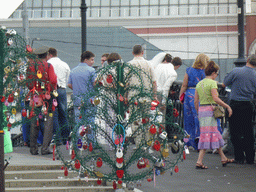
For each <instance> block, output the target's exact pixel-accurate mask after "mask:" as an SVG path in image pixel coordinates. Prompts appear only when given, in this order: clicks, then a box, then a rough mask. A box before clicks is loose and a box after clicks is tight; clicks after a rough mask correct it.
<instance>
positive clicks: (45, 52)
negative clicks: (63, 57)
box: [33, 47, 49, 59]
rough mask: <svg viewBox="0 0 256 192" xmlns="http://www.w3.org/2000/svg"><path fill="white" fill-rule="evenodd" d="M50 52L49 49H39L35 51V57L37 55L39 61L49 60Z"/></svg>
mask: <svg viewBox="0 0 256 192" xmlns="http://www.w3.org/2000/svg"><path fill="white" fill-rule="evenodd" d="M48 50H49V47H39V48H37V49H35V50H34V51H33V53H34V54H35V55H37V57H38V58H39V59H48V58H47V57H48Z"/></svg>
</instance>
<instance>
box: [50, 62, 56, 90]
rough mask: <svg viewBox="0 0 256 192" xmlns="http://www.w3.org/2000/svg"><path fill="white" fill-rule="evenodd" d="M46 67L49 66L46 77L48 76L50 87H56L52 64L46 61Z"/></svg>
mask: <svg viewBox="0 0 256 192" xmlns="http://www.w3.org/2000/svg"><path fill="white" fill-rule="evenodd" d="M48 65H49V66H48V67H49V70H48V77H49V82H50V84H51V87H52V88H53V89H56V88H57V75H56V73H55V71H54V68H53V66H52V64H50V63H48Z"/></svg>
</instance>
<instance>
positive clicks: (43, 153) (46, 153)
mask: <svg viewBox="0 0 256 192" xmlns="http://www.w3.org/2000/svg"><path fill="white" fill-rule="evenodd" d="M41 154H42V155H49V154H52V151H45V152H41Z"/></svg>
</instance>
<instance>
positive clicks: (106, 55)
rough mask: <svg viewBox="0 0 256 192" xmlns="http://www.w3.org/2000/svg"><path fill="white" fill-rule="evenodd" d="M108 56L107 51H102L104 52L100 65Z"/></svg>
mask: <svg viewBox="0 0 256 192" xmlns="http://www.w3.org/2000/svg"><path fill="white" fill-rule="evenodd" d="M108 56H109V54H108V53H104V54H103V55H102V56H101V65H103V63H104V62H105V61H107V58H108Z"/></svg>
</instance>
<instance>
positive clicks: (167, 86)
mask: <svg viewBox="0 0 256 192" xmlns="http://www.w3.org/2000/svg"><path fill="white" fill-rule="evenodd" d="M176 79H177V73H176V71H173V72H172V73H171V74H170V76H169V77H168V79H167V81H166V82H165V83H164V86H163V96H164V98H167V97H168V93H169V90H170V87H171V86H172V84H173V82H174V81H175V80H176Z"/></svg>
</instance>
